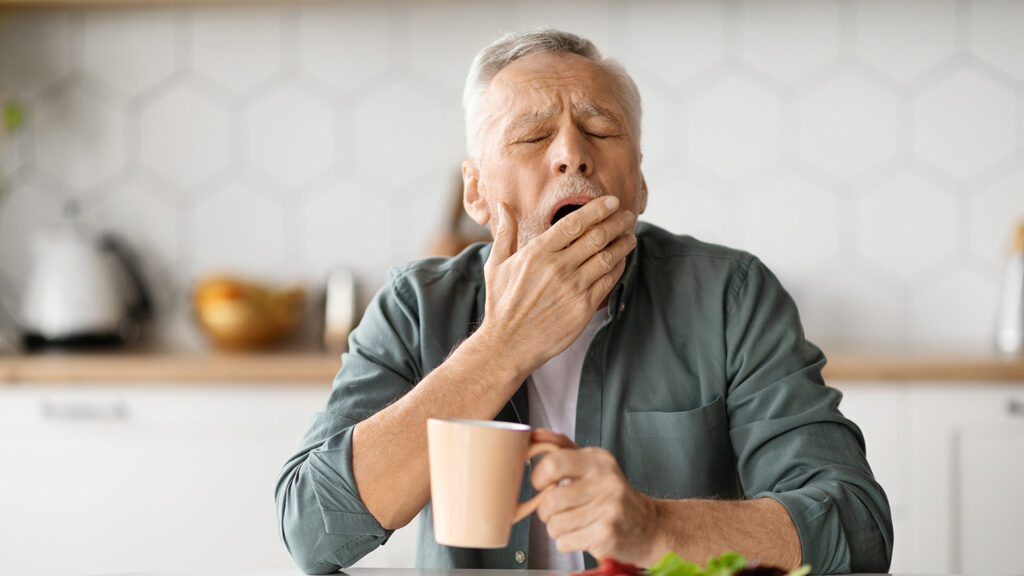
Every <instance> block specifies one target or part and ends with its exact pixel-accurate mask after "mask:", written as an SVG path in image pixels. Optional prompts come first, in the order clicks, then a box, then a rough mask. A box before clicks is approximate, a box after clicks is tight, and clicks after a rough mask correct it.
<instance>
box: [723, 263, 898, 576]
mask: <svg viewBox="0 0 1024 576" xmlns="http://www.w3.org/2000/svg"><path fill="white" fill-rule="evenodd" d="M729 302H730V304H729V307H728V309H727V318H728V320H727V330H726V340H727V342H726V345H727V350H728V359H727V369H728V376H729V389H728V395H727V405H728V414H729V430H730V432H729V434H730V439H731V441H732V444H733V449H734V450H735V453H736V458H737V468H738V472H739V475H740V480H741V482H742V484H743V489H744V492H745V493H746V494H747V496H748V497H751V498H761V497H769V498H773V499H775V500H777V501H778V502H779V503H781V504H782V505H783V506H784V507H785V508H786V510H787V511H788V512H789V514H790V516H791V518H792V519H793V522H794V524H795V525H796V529H797V532H798V533H799V537H800V543H801V546H802V548H803V560H804V562H805V563H807V564H810V565H811V566H812V567H813V570H814V572H815V573H818V574H837V573H848V572H876V573H878V572H883V573H884V572H887V571H888V569H889V564H890V560H891V557H892V541H893V530H892V520H891V517H890V511H889V503H888V500H887V498H886V495H885V492H884V491H883V489H882V487H881V486H880V485H879V484H878V483H877V482H876V481H875V479H874V476H873V475H872V473H871V468H870V466H869V465H868V462H867V458H866V455H865V446H864V439H863V436H862V434H861V432H860V429H858V428H857V426H856V425H855V424H854V423H853V422H851V421H850V420H848V419H847V418H845V417H844V416H843V415H842V413H841V412H840V411H839V401H840V399H841V398H842V394H841V393H840V392H839V391H838V390H835V389H833V388H829V387H827V386H825V383H824V381H823V379H822V376H821V369H822V367H823V366H824V365H825V357H824V355H823V354H822V353H821V351H820V350H819V349H818V348H816V347H815V346H814V345H812V344H810V343H809V342H807V341H806V340H805V339H804V334H803V329H802V328H801V325H800V319H799V316H798V314H797V310H796V306H795V304H794V303H793V301H792V299H791V298H790V296H789V294H787V293H786V291H785V290H784V289H783V288H782V286H781V284H780V283H779V282H778V280H777V279H776V278H775V277H774V275H772V274H771V272H770V271H769V270H768V269H767V268H765V267H764V266H763V264H761V263H760V262H759V261H758V260H756V259H754V260H751V261H750V263H749V267H748V268H747V270H746V273H745V274H743V275H741V276H740V277H739V278H738V280H737V282H736V284H735V285H734V286H733V287H732V291H731V294H730V300H729Z"/></svg>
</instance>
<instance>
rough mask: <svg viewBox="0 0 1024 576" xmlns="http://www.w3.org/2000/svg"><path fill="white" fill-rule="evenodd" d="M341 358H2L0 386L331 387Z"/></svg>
mask: <svg viewBox="0 0 1024 576" xmlns="http://www.w3.org/2000/svg"><path fill="white" fill-rule="evenodd" d="M340 367H341V358H340V356H339V355H338V354H317V353H294V354H291V353H286V354H204V353H196V354H187V353H181V354H167V353H140V354H88V355H86V354H82V355H79V354H75V355H40V356H35V355H20V356H11V357H2V356H0V382H6V383H9V384H14V383H33V382H35V383H42V382H175V383H179V382H195V383H203V382H222V383H238V384H246V385H249V384H257V383H281V382H287V383H309V384H327V385H329V384H330V383H331V381H332V380H333V379H334V375H335V374H336V373H337V372H338V369H339V368H340Z"/></svg>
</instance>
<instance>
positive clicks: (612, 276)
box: [587, 258, 626, 310]
mask: <svg viewBox="0 0 1024 576" xmlns="http://www.w3.org/2000/svg"><path fill="white" fill-rule="evenodd" d="M625 271H626V260H625V258H623V259H622V260H619V263H618V264H616V265H615V267H614V268H612V269H611V271H610V272H608V273H607V274H605V275H604V276H601V277H600V278H598V279H597V280H595V281H594V283H593V284H591V285H590V288H589V294H588V296H587V299H588V300H589V302H590V306H591V308H593V309H594V310H597V308H598V307H599V306H600V305H601V303H602V302H604V299H605V298H607V297H608V295H609V294H611V293H612V290H613V289H614V288H615V284H617V283H618V281H619V278H622V274H623V273H624V272H625Z"/></svg>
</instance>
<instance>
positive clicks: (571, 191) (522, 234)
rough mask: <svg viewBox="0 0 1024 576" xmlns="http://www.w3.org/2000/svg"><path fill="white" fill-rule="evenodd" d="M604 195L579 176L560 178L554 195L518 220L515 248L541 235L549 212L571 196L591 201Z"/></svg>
mask: <svg viewBox="0 0 1024 576" xmlns="http://www.w3.org/2000/svg"><path fill="white" fill-rule="evenodd" d="M605 194H606V192H605V191H604V189H603V188H601V187H600V186H598V185H597V184H595V183H594V181H593V180H590V179H588V178H585V177H583V176H580V175H579V174H570V175H568V176H566V177H564V178H562V179H561V180H559V181H558V184H557V185H556V186H555V193H554V194H553V195H552V196H551V197H550V198H546V199H545V202H544V204H543V205H541V206H540V207H539V208H537V210H536V211H534V212H533V213H532V214H527V215H526V216H524V217H523V218H522V219H521V220H519V222H518V224H519V238H518V243H517V244H516V246H517V247H518V248H522V247H523V246H526V245H527V244H528V243H529V242H530V241H531V240H533V239H534V238H536V237H537V236H540V235H541V234H543V233H544V231H545V230H547V229H548V227H549V225H550V224H551V223H550V222H549V221H548V218H549V217H550V216H551V211H552V210H554V208H555V206H557V205H558V203H559V202H561V201H562V200H565V199H566V198H571V197H573V196H589V197H590V198H591V199H593V198H598V197H600V196H604V195H605ZM495 213H496V212H495Z"/></svg>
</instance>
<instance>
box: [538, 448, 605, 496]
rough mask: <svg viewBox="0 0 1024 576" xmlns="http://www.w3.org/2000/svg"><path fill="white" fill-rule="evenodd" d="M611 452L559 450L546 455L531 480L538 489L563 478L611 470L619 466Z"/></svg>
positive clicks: (582, 449)
mask: <svg viewBox="0 0 1024 576" xmlns="http://www.w3.org/2000/svg"><path fill="white" fill-rule="evenodd" d="M617 467H618V464H617V463H616V462H615V457H614V456H612V455H611V452H608V451H607V450H604V449H601V448H581V449H579V450H559V451H557V452H552V453H550V454H548V455H547V456H545V457H544V459H542V460H541V461H540V462H539V463H537V465H536V466H534V467H533V473H532V474H531V475H530V481H531V482H532V483H533V487H534V488H535V489H537V490H543V489H544V488H547V487H548V486H549V485H551V484H555V483H557V482H558V481H559V480H561V479H563V478H570V479H573V480H576V479H578V478H582V477H583V476H585V475H587V474H589V473H592V472H595V471H596V472H602V471H610V470H612V469H614V468H617Z"/></svg>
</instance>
